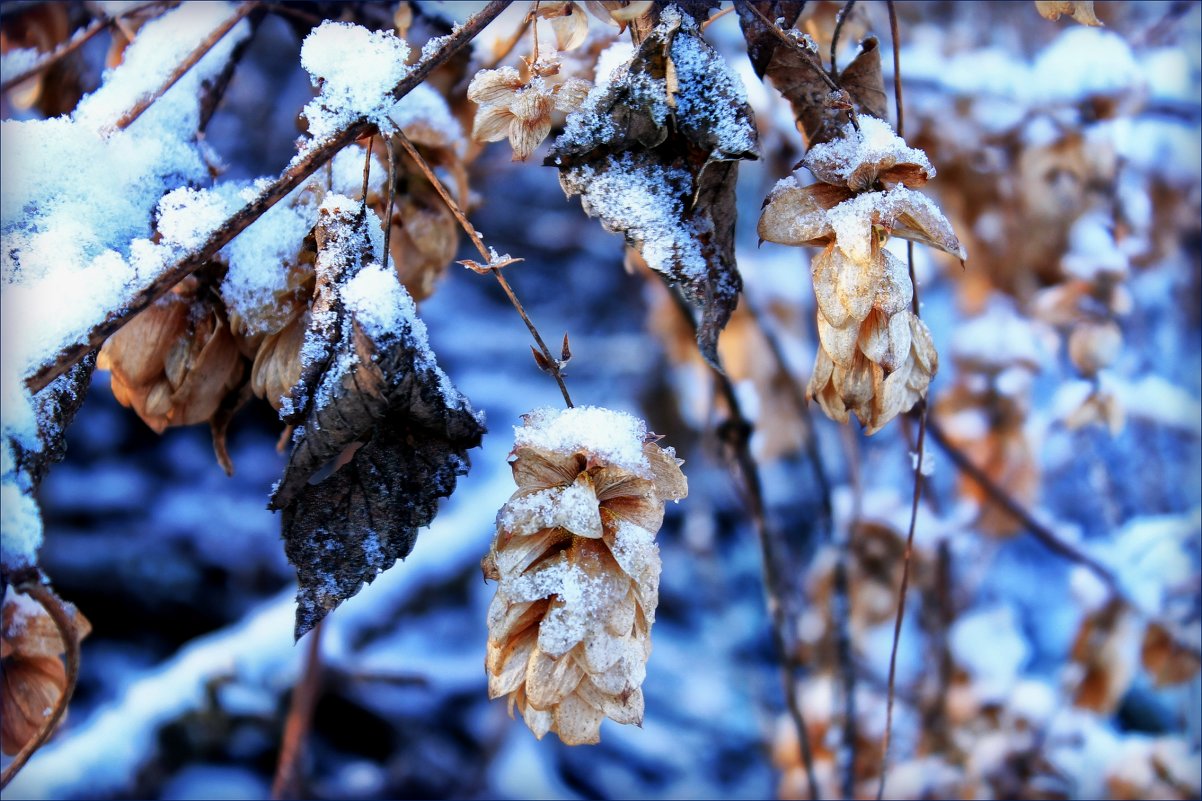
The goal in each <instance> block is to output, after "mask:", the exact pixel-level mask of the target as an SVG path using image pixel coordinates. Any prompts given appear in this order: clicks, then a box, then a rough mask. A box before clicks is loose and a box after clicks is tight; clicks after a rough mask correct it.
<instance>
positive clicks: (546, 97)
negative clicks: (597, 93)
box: [467, 67, 591, 161]
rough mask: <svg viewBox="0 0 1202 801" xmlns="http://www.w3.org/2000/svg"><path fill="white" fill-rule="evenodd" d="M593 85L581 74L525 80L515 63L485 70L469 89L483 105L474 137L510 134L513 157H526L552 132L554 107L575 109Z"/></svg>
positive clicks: (496, 137) (497, 137)
mask: <svg viewBox="0 0 1202 801" xmlns="http://www.w3.org/2000/svg"><path fill="white" fill-rule="evenodd" d="M590 88H591V87H590V85H589V83H588V82H587V81H583V80H580V79H579V78H569V79H568V80H566V81H562V82H558V83H552V82H550V81H548V80H547V79H546V78H544V77H542V76H540V75H535V76H534V77H532V78H531V79H530V80H529V81H527V80H523V79H522V77H521V75H520V74H519V73H518V71H517V70H516V69H514V68H513V67H501V68H500V69H495V70H481V71H480V72H478V73H476V77H474V78H472V82H471V84H470V85H469V86H468V89H467V96H468V99H469V100H471V101H472V102H473V103H476V104H478V106H479V108H478V109H477V111H476V122H475V125H474V127H473V129H472V138H473V139H475V140H477V141H480V142H499V141H500V140H502V139H505V138H506V137H508V138H509V143H510V146H511V147H513V160H514V161H525V160H526V159H527V158H529V156H530V154H531V153H533V152H534V149H535V148H536V147H538V146H539V144H540V143H541V142H542V141H543V140H544V139H546V138H547V134H549V133H551V111H552V110H553V109H557V110H559V111H573V110H575V109H576V108H577V107H578V106H579V105H580V103H581V102H583V100H584V97H585V96H586V95H587V94H588V90H589V89H590Z"/></svg>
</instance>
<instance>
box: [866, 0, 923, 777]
mask: <svg viewBox="0 0 1202 801" xmlns="http://www.w3.org/2000/svg"><path fill="white" fill-rule="evenodd" d="M887 5H888V8H889V32H890V35H891V36H892V40H893V89H894V95H895V97H896V99H897V135H898V136H899V137H903V136H904V134H905V118H904V117H903V116H902V115H903V113H904V111H903V110H904V108H905V106H904V104H903V103H902V77H901V55H900V53H901V49H900V41H901V40H900V39H899V37H898V32H897V12H896V10H895V9H894V7H893V0H888V3H887ZM906 264H907V266H908V268H909V272H910V285H911V286H912V287H913V288H914V294H913V295H912V296H911V298H910V303H911V309H912V311H913V314H914V316H915V317H918V318H921V317H922V312H921V309H922V304H921V303H920V302H919V296H918V277H917V276H916V275H915V274H914V243H913V242H910V241H907V242H906ZM917 413H918V442H917V444H916V446H915V449H914V451H915V457H914V496H913V500H912V502H911V504H910V530H909V531H908V532H906V552H905V557H904V558H903V560H902V578H901V587H899V588H898V591H897V618H896V619H895V621H894V625H893V645H892V647H891V648H890V650H889V681H888V684H887V689H886V694H885V699H886V700H885V735H884V738H883V742H882V743H881V779H880V783H879V784H878V785H877V788H876V797H877V801H880V799H881V798H883V797H884V795H885V780H886V778H887V777H888V775H889V748H890V746H891V745H892V744H893V701H894V691H895V681H896V679H897V651H898V648H899V647H900V646H901V631H902V623H903V622H904V621H905V617H906V591H907V590H908V589H909V586H910V563H911V560H912V559H913V556H914V532H915V530H916V529H917V527H918V505H919V503H920V502H921V501H922V485H923V473H922V469H923V461H924V460H925V459H926V435H927V403H926V399H925V398H923V399H921V400H919V402H918V407H917Z"/></svg>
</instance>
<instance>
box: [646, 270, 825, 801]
mask: <svg viewBox="0 0 1202 801" xmlns="http://www.w3.org/2000/svg"><path fill="white" fill-rule="evenodd" d="M660 277H661V278H662V279H663V281H664V284H665V286H667V288H668V294H669V295H671V296H672V300H673V301H674V302H675V303H676V306H677V308H678V309H680V313H681V314H682V315H684V318H685V320H686V322H688V324H689V327H690V328H692V329H693V335H694V338H696V334H697V321H696V320H694V319H693V309H692V307H691V306H689V303H688V301H686V300H685V299H684V297H683V296H681V294H680V292H678V291H677V290H676V288H675V287H673V286H672V285H671V284H670V283H668V280H667V279H666V278H663V276H660ZM709 368H710V372H711V373H712V374H713V376H714V380H715V381H716V382H717V383H718V388H719V391H720V392H721V393H722V397H723V399H724V400H725V402H726V406H727V409H728V410H729V413H730V419H729V420H727V421H726V423H725V424H724V425H723V428H724V430H725V433H726V434H727V435H728V436H727V437H725V440H726V442H727V444H728V445H730V446H731V448H732V450H733V451H734V459H733V460H732V462H731V464H730V467H731V468H732V471H731V472H732V473H734V474H735V477H736V478H737V479H741V480H742V484H743V490H744V491H743V497H744V500H745V502H746V503H747V506H748V507H749V511H750V513H751V521H752V525H753V526H754V527H755V531H756V534H757V536H758V539H759V541H760V550H761V552H762V559H763V563H764V596H765V598H764V602H765V605H766V606H767V607H768V612H769V614H770V615H771V616H772V639H773V642H774V644H775V645H776V650H777V652H778V653H779V654H780V660H781V668H782V669H781V678H782V680H783V682H784V690H785V705H786V706H787V707H788V709H789V715H790V717H792V718H793V725H794V727H795V728H796V729H797V739H798V742H799V743H800V745H801V761H802V764H803V765H804V766H805V772H806V781H807V782H808V784H809V789H810V798H812V799H819V798H821V797H822V795H821V793H820V792H819V787H818V776H817V774H816V773H815V772H814V753H813V749H812V748H811V746H810V735H809V732H808V730H807V728H806V721H805V713H804V712H803V711H802V709H801V701H800V699H799V698H798V697H797V679H796V676H797V673H798V672H799V670H800V668H801V665H800V664H799V661H798V659H797V652H796V649H794V648H791V647H790V645H789V640H788V638H787V637H786V636H785V632H786V630H787V629H788V626H789V621H788V620H787V618H786V614H785V607H784V603H783V602H782V600H781V597H780V589H781V584H780V574H779V573H778V567H779V566H780V561H779V560H780V558H781V555H780V554H779V553H777V551H776V539H775V536H774V534H773V532H772V530H771V528H770V527H769V526H768V520H767V516H766V514H765V507H764V490H763V485H762V483H761V481H760V471H759V467H758V466H757V465H756V462H755V458H754V457H753V456H752V455H751V431H752V426H751V423H749V422H748V421H747V418H745V417H744V416H743V412H742V407H741V406H740V404H739V399H738V396H737V395H736V394H735V388H734V385H733V384H732V383H731V381H730V377H729V376H727V375H726V373H725V372H723V371H722V370H720V369H718V368H716V367H714V365H712V364H711V365H709ZM816 466H817V465H816ZM825 497H826V498H827V501H828V503H829V494H826V495H825Z"/></svg>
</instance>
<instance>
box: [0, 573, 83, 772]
mask: <svg viewBox="0 0 1202 801" xmlns="http://www.w3.org/2000/svg"><path fill="white" fill-rule="evenodd" d="M70 609H71V611H73V612H74V623H75V633H76V636H77V637H78V638H79V639H81V640H82V639H83V638H84V637H86V636H87V635H88V633H89V632H90V631H91V630H92V626H91V624H90V623H88V621H87V618H85V617H84V616H83V615H82V614H80V613H79V612H78V611H75V609H74V607H70ZM0 620H2V625H0V657H2V658H3V674H2V675H3V681H2V683H0V750H3V751H4V753H6V754H9V755H12V754H15V753H17V752H18V751H20V750H21V748H22V747H24V745H25V744H26V743H27V742H29V740H30V739H32V738H33V736H34V735H36V734H37V733H38V731H39V730H41V728H42V725H43V723H44V722H45V720H46V716H47V715H48V714H49V711H50V710H51V709H53V708H54V706H55V705H56V704H57V703H58V700H59V698H60V697H61V696H62V694H63V691H64V690H65V689H66V687H67V672H66V670H65V669H64V667H63V662H62V659H61V657H62V654H63V651H64V650H66V648H65V646H64V644H63V640H62V636H61V635H60V634H59V631H58V626H57V625H55V623H54V621H53V620H52V619H51V617H50V615H49V614H48V613H47V612H46V610H45V609H43V608H42V607H41V605H39V604H38V603H37V602H36V601H34V600H33V599H31V598H29V597H28V596H25V595H19V594H17V593H15V592H13V591H12V590H8V591H7V592H6V593H5V596H4V607H3V612H2V614H0Z"/></svg>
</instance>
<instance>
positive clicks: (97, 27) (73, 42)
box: [0, 0, 177, 93]
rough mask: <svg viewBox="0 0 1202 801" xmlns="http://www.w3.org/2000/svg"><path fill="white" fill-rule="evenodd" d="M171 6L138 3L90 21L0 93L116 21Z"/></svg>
mask: <svg viewBox="0 0 1202 801" xmlns="http://www.w3.org/2000/svg"><path fill="white" fill-rule="evenodd" d="M13 5H16V4H15V3H7V4H5V9H6V10H7V9H8V8H10V7H11V6H13ZM38 5H41V4H40V3H29V4H27V6H26V7H27V8H35V7H37V6H38ZM173 5H177V4H176V3H169V2H163V0H156V2H152V3H140V4H138V5H136V6H131V7H129V8H127V9H125V10H124V11H122V12H121V13H120V14H116V15H113V16H109V15H107V14H105V15H102V16H99V17H97V18H96V19H94V20H92V22H91V23H89V24H88V26H87V27H86V28H83V29H82V30H80V31H78V32H77V33H75V34H74V35H72V36H71V37H70V38H69V39H68V40H67V41H66V42H64V43H63V44H62V45H61V46H60V47H59V48H57V49H56V50H55V51H54V52H52V53H50V54H48V55H47V56H46V57H45V58H43V59H39V60H38V62H37V63H36V64H34V65H33V66H32V67H30V68H29V69H27V70H25V71H24V72H20V73H17V74H16V75H14V76H13V77H11V78H8V79H6V80H5V81H4V82H3V83H0V93H4V92H7V91H9V90H10V89H12V88H13V87H14V86H17V85H19V84H22V83H24V82H25V81H28V80H29V79H30V78H32V77H34V76H35V75H38V74H39V73H42V72H45V71H46V70H48V69H50V68H51V67H53V66H54V65H55V64H57V63H58V62H60V61H62V60H63V59H64V58H66V57H67V56H69V55H71V54H72V53H74V52H75V51H76V50H79V49H80V48H81V47H83V46H84V45H85V44H87V43H88V42H90V41H91V40H92V39H93V38H94V37H95V36H96V34H98V33H100V32H101V31H103V30H104V29H105V28H107V27H109V26H110V25H113V24H115V23H116V22H117V21H118V20H121V19H124V18H125V17H132V16H134V15H135V14H138V13H140V12H142V11H145V10H146V9H148V8H153V7H154V6H173ZM22 10H25V9H21V8H18V9H17V11H18V12H19V11H22Z"/></svg>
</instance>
